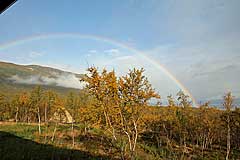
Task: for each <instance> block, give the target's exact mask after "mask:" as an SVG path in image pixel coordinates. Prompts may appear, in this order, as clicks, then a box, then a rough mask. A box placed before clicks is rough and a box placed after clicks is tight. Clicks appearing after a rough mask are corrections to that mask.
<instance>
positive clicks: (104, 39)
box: [0, 33, 197, 106]
mask: <svg viewBox="0 0 240 160" xmlns="http://www.w3.org/2000/svg"><path fill="white" fill-rule="evenodd" d="M62 37H69V38H81V39H92V40H96V41H101V42H106V43H109V44H112V45H115V46H117V47H120V48H124V49H127V50H129V51H131V52H133V53H135V54H137V55H138V56H140V57H141V58H144V59H145V60H146V61H148V62H149V63H150V64H152V65H153V66H154V67H156V68H157V69H159V70H161V71H162V72H163V73H165V74H166V75H167V76H168V77H169V78H170V79H171V80H173V82H175V83H176V85H177V86H178V87H179V88H181V90H182V91H183V92H184V93H185V94H187V95H188V96H189V97H190V98H191V100H192V103H193V106H197V103H196V100H195V99H194V97H193V96H192V94H191V93H190V92H189V91H188V89H187V88H186V87H185V86H184V85H183V84H182V83H181V82H180V81H179V80H178V79H177V78H176V77H175V76H174V75H173V74H172V73H170V72H169V71H168V70H167V69H166V67H164V66H163V65H162V64H160V63H159V62H157V61H155V60H153V59H152V58H150V57H149V56H147V54H146V53H144V52H142V51H139V50H137V49H135V48H133V47H131V46H129V45H127V44H125V43H123V42H119V41H116V40H114V39H110V38H107V37H102V36H96V35H85V34H80V33H50V34H39V35H33V36H29V37H24V38H20V39H16V40H13V41H9V42H7V43H2V44H0V51H1V50H3V49H7V48H9V47H13V46H16V45H20V44H24V43H26V42H31V41H35V40H42V39H49V38H62Z"/></svg>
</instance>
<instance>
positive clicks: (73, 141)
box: [72, 119, 75, 147]
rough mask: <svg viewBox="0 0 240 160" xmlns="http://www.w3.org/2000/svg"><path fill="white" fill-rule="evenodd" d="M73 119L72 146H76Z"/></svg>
mask: <svg viewBox="0 0 240 160" xmlns="http://www.w3.org/2000/svg"><path fill="white" fill-rule="evenodd" d="M73 123H74V122H73V119H72V146H73V147H74V144H75V140H74V125H73Z"/></svg>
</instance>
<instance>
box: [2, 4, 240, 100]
mask: <svg viewBox="0 0 240 160" xmlns="http://www.w3.org/2000/svg"><path fill="white" fill-rule="evenodd" d="M239 6H240V1H239V0H228V1H226V0H199V1H193V0H182V1H178V0H147V1H146V0H121V1H117V0H101V1H100V0H81V1H77V0H61V1H59V0H51V1H49V0H41V1H32V0H18V1H17V2H16V3H15V4H14V5H13V6H12V7H11V8H9V9H8V10H7V11H5V12H4V13H3V14H1V15H0V35H1V36H0V60H1V61H9V62H14V63H19V64H40V65H46V66H52V67H55V68H60V69H64V70H68V71H73V72H78V73H83V72H85V70H86V68H87V67H88V66H91V65H94V66H97V67H100V68H101V67H106V68H108V69H115V70H116V71H117V73H118V74H119V75H121V74H125V73H126V72H127V71H128V69H131V68H133V67H137V68H141V67H144V68H145V70H146V75H147V76H148V77H149V79H150V82H151V83H152V84H153V87H155V88H156V90H157V91H158V92H159V93H160V94H161V95H162V97H166V96H167V95H169V94H173V95H175V94H176V93H177V91H179V90H180V89H181V86H179V84H176V81H174V80H173V79H172V78H171V77H169V75H168V74H166V73H165V72H164V71H163V70H162V69H159V67H156V65H154V64H153V62H152V61H154V63H155V64H156V63H157V64H160V65H161V66H163V67H164V68H165V69H166V70H168V71H169V72H170V73H171V75H172V76H174V77H175V79H177V81H179V82H180V83H181V85H182V86H184V87H185V88H186V89H187V90H188V91H189V92H190V93H191V95H192V97H194V98H195V99H196V101H197V102H200V101H204V100H211V99H218V98H222V96H223V94H224V93H226V92H228V91H232V93H233V95H234V96H235V97H240V86H239V85H240V83H239V79H240V13H239V12H240V10H239ZM40 35H42V37H41V36H40ZM43 35H44V36H43ZM39 36H40V37H41V38H36V37H39ZM31 37H32V38H31ZM34 37H35V38H34ZM24 39H25V41H23V40H24ZM26 39H28V40H26ZM21 40H22V41H21ZM13 41H14V42H15V43H9V42H13ZM6 44H9V45H6ZM126 46H128V47H126ZM135 50H137V51H138V53H136V52H135ZM139 53H141V54H144V56H141V54H139ZM149 59H150V60H149Z"/></svg>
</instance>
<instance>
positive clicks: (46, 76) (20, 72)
mask: <svg viewBox="0 0 240 160" xmlns="http://www.w3.org/2000/svg"><path fill="white" fill-rule="evenodd" d="M81 77H82V75H81V74H75V73H71V72H66V71H62V70H59V69H55V68H51V67H44V66H39V65H18V64H14V63H7V62H0V90H1V91H2V92H5V93H6V92H7V93H16V92H19V91H23V90H29V89H32V88H33V87H34V86H35V85H42V86H43V88H45V89H52V90H55V91H57V92H58V93H60V94H65V93H66V92H69V91H73V90H78V89H79V88H80V82H79V80H80V78H81Z"/></svg>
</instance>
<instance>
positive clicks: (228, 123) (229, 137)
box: [226, 115, 231, 160]
mask: <svg viewBox="0 0 240 160" xmlns="http://www.w3.org/2000/svg"><path fill="white" fill-rule="evenodd" d="M227 129H228V130H227V155H226V160H228V159H229V154H230V149H231V135H230V134H231V129H230V117H229V115H228V117H227Z"/></svg>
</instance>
